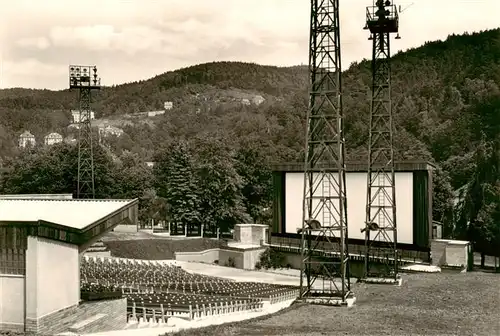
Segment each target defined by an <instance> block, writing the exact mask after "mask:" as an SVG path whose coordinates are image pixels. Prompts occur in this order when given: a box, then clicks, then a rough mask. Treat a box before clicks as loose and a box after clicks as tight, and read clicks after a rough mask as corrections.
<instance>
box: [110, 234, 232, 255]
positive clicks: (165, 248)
mask: <svg viewBox="0 0 500 336" xmlns="http://www.w3.org/2000/svg"><path fill="white" fill-rule="evenodd" d="M103 243H104V245H106V247H107V248H108V249H109V250H110V251H111V255H112V256H113V257H119V258H132V259H145V260H165V259H174V252H199V251H203V250H208V249H213V248H217V247H222V246H225V245H226V243H225V242H224V241H222V240H215V239H208V238H192V239H190V238H186V239H163V238H160V239H134V240H120V241H104V242H103Z"/></svg>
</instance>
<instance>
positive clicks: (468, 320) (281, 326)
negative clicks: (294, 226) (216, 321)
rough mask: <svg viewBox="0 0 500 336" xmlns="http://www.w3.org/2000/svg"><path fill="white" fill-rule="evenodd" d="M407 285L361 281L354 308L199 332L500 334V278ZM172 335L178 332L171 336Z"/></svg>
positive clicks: (292, 312) (476, 276)
mask: <svg viewBox="0 0 500 336" xmlns="http://www.w3.org/2000/svg"><path fill="white" fill-rule="evenodd" d="M403 279H404V282H403V285H402V286H401V287H396V286H388V285H367V284H356V285H355V286H353V291H354V292H355V295H356V297H357V302H356V304H355V306H354V307H352V308H336V307H325V306H314V305H302V306H297V307H292V308H290V309H288V310H287V311H285V312H280V313H277V314H276V315H274V316H270V317H265V318H259V319H256V320H253V321H244V322H238V323H232V324H228V325H222V326H214V327H207V328H203V329H198V330H186V331H182V332H179V333H177V334H175V335H178V336H186V335H192V336H209V335H220V336H224V335H236V336H239V335H241V336H242V335H247V336H252V335H255V336H257V335H299V334H300V335H309V336H313V335H377V336H378V335H393V336H394V335H398V336H399V335H401V336H403V335H436V336H437V335H485V336H491V335H496V334H497V333H498V330H499V326H500V324H499V313H498V312H499V311H500V295H498V293H500V276H499V275H498V274H491V273H489V274H488V273H481V272H472V273H465V274H453V273H442V274H409V275H405V276H404V277H403ZM170 335H172V334H170Z"/></svg>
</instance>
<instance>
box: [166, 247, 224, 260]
mask: <svg viewBox="0 0 500 336" xmlns="http://www.w3.org/2000/svg"><path fill="white" fill-rule="evenodd" d="M219 251H220V249H219V248H214V249H210V250H204V251H199V252H175V253H174V259H175V260H178V261H192V262H201V263H208V264H213V263H214V262H215V261H216V260H219Z"/></svg>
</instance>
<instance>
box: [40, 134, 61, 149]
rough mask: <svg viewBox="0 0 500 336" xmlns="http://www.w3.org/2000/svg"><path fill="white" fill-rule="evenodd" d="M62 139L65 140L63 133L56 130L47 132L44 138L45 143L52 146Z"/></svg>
mask: <svg viewBox="0 0 500 336" xmlns="http://www.w3.org/2000/svg"><path fill="white" fill-rule="evenodd" d="M62 141H63V137H62V135H61V134H59V133H55V132H52V133H49V134H47V135H46V136H45V138H44V143H45V145H47V146H51V145H54V144H56V143H60V142H62Z"/></svg>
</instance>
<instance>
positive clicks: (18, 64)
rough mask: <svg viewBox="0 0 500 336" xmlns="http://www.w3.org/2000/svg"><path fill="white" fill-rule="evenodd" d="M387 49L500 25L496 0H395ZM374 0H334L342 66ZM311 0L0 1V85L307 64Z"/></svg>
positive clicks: (356, 46) (360, 40) (56, 84)
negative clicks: (214, 65) (239, 64)
mask: <svg viewBox="0 0 500 336" xmlns="http://www.w3.org/2000/svg"><path fill="white" fill-rule="evenodd" d="M412 3H413V5H411V6H410V7H408V9H407V10H406V11H404V12H403V13H402V14H401V19H400V34H401V37H402V39H401V40H396V41H394V42H393V43H392V45H391V49H392V50H393V52H396V51H397V50H405V49H407V48H411V47H418V46H420V45H422V44H423V43H424V42H426V41H433V40H439V39H444V38H446V37H447V36H448V35H449V34H451V33H456V34H461V33H463V32H465V31H469V32H473V31H479V30H485V29H492V28H497V27H499V26H500V20H499V13H500V0H469V1H465V0H414V1H411V0H405V1H399V2H396V5H401V6H402V7H403V8H405V7H407V6H409V5H410V4H412ZM371 4H372V1H371V0H340V6H341V9H340V10H341V12H340V17H341V42H342V64H343V68H344V69H347V67H348V66H349V64H350V63H351V62H353V61H359V60H361V59H363V58H370V57H371V51H370V49H371V43H370V42H369V41H368V40H367V37H368V32H367V31H366V30H363V29H362V28H363V26H364V22H365V7H366V6H367V5H371ZM309 10H310V1H309V0H0V88H8V87H27V88H48V89H64V88H66V87H67V82H68V81H67V76H68V74H67V71H68V65H69V64H84V65H86V64H89V65H93V64H96V65H97V66H98V69H99V73H100V76H101V77H102V84H104V85H111V84H121V83H124V82H131V81H136V80H141V79H147V78H150V77H153V76H155V75H158V74H160V73H163V72H166V71H169V70H175V69H178V68H180V67H184V66H189V65H194V64H198V63H204V62H211V61H249V62H256V63H259V64H271V65H297V64H301V63H304V64H306V63H307V60H308V55H307V53H308V38H309Z"/></svg>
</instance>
